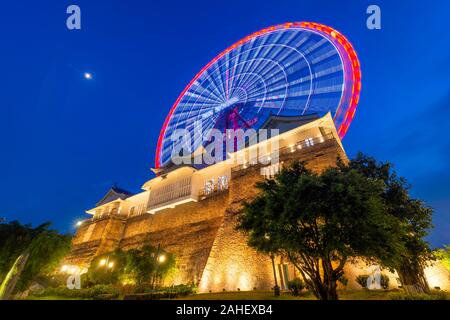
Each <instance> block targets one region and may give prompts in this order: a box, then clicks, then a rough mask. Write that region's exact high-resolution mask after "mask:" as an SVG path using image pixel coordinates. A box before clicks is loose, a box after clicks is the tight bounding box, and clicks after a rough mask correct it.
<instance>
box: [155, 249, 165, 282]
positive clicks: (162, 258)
mask: <svg viewBox="0 0 450 320" xmlns="http://www.w3.org/2000/svg"><path fill="white" fill-rule="evenodd" d="M160 249H161V244H160V243H158V248H157V249H156V254H155V261H156V267H155V274H154V275H153V281H152V282H153V283H152V290H154V289H155V282H156V277H157V276H158V271H159V265H160V264H162V263H164V262H165V261H166V255H165V254H159V252H160Z"/></svg>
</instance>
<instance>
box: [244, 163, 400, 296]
mask: <svg viewBox="0 0 450 320" xmlns="http://www.w3.org/2000/svg"><path fill="white" fill-rule="evenodd" d="M344 167H345V166H344V165H343V164H340V166H338V167H335V168H329V169H326V170H325V171H324V172H322V173H321V174H316V173H313V172H311V171H310V170H308V169H307V168H306V167H305V164H304V163H294V164H293V165H292V166H291V167H288V168H284V169H283V170H282V171H281V172H280V173H279V174H278V175H277V176H276V177H275V178H274V179H273V180H265V181H263V182H260V183H257V185H256V187H257V188H258V189H259V190H260V191H261V192H260V194H259V195H258V196H257V197H256V198H255V199H254V200H253V201H251V202H249V203H245V204H244V210H243V214H242V215H241V216H240V221H239V225H238V229H241V230H243V231H245V232H246V233H247V234H248V243H249V245H250V246H251V247H253V248H255V249H257V250H259V251H262V252H266V253H274V254H278V255H284V256H286V257H287V258H288V259H289V260H290V262H291V263H292V264H293V265H294V266H295V267H296V268H297V269H298V271H299V273H300V274H301V275H302V278H303V280H304V281H305V283H306V285H307V286H308V288H309V289H310V290H311V291H312V292H313V293H314V295H315V296H316V297H317V298H318V299H321V300H335V299H337V298H338V296H337V291H336V289H337V281H338V280H339V279H341V277H343V275H344V265H345V263H346V262H347V261H348V260H349V259H351V258H352V257H363V258H366V259H367V260H376V259H378V258H379V257H382V258H383V259H384V260H386V261H392V260H395V259H396V257H397V256H398V255H397V254H398V253H399V252H400V251H401V250H403V245H402V242H401V241H400V239H399V237H398V230H399V229H401V228H402V226H401V225H400V224H399V223H398V220H397V219H395V218H394V217H393V216H390V215H386V214H385V210H384V203H383V198H382V194H383V190H384V189H383V188H384V185H383V183H382V182H380V181H378V180H374V179H368V178H367V177H365V176H363V175H362V174H361V173H359V172H358V171H357V170H350V169H348V168H347V167H345V168H344Z"/></svg>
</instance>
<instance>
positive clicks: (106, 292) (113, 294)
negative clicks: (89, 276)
mask: <svg viewBox="0 0 450 320" xmlns="http://www.w3.org/2000/svg"><path fill="white" fill-rule="evenodd" d="M119 294H120V290H119V289H118V288H116V287H114V286H108V285H95V286H93V287H91V288H83V289H79V290H76V289H73V290H71V289H68V288H67V287H57V288H47V289H44V290H41V291H39V292H36V293H35V296H37V297H48V296H58V297H64V298H78V299H113V298H117V297H118V296H119Z"/></svg>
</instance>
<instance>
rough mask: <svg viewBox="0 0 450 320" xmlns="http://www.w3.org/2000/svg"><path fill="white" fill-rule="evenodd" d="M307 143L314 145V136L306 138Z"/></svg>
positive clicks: (308, 145)
mask: <svg viewBox="0 0 450 320" xmlns="http://www.w3.org/2000/svg"><path fill="white" fill-rule="evenodd" d="M305 144H306V146H307V147H311V146H313V145H314V140H313V138H308V139H306V140H305Z"/></svg>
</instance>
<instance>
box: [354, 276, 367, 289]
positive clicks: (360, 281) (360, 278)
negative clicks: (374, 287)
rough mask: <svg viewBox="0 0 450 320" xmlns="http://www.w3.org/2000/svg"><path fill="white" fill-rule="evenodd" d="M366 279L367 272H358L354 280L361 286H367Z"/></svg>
mask: <svg viewBox="0 0 450 320" xmlns="http://www.w3.org/2000/svg"><path fill="white" fill-rule="evenodd" d="M367 279H369V276H368V275H367V274H360V275H359V276H357V277H356V282H358V284H359V285H360V286H361V287H362V288H367Z"/></svg>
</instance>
